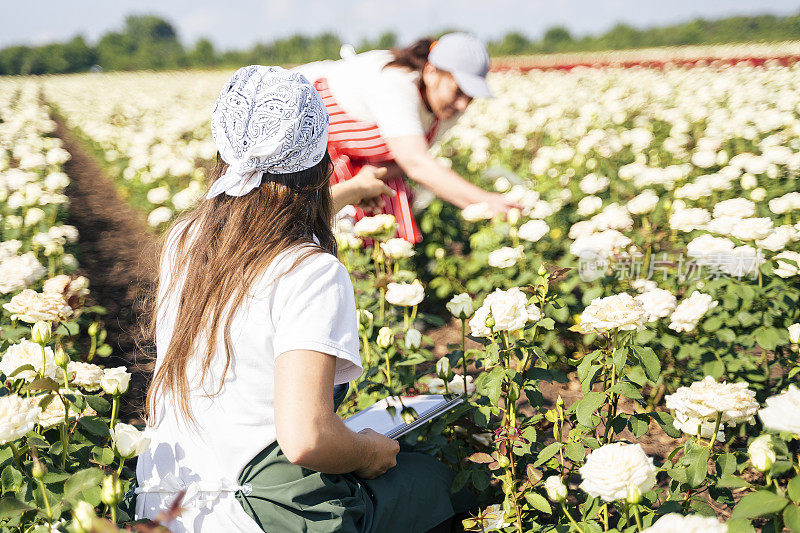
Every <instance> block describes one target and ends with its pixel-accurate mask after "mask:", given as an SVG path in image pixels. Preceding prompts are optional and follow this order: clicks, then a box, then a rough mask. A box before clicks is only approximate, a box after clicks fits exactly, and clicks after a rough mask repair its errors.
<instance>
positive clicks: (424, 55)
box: [383, 37, 434, 73]
mask: <svg viewBox="0 0 800 533" xmlns="http://www.w3.org/2000/svg"><path fill="white" fill-rule="evenodd" d="M433 42H434V41H433V39H429V38H427V37H426V38H424V39H419V40H417V41H414V42H413V43H411V44H410V45H408V46H406V47H405V48H392V50H391V52H392V57H393V59H392V60H391V61H389V62H388V63H386V65H385V66H384V67H383V68H386V67H399V68H406V69H408V70H411V71H417V72H420V73H421V72H422V68H423V67H424V66H425V63H427V62H428V54H429V53H430V52H431V46H432V45H433Z"/></svg>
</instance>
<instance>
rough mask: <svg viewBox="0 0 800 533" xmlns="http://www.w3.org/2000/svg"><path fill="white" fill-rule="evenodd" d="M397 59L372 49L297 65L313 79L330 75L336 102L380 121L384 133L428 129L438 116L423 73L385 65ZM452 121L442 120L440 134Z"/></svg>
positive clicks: (361, 116)
mask: <svg viewBox="0 0 800 533" xmlns="http://www.w3.org/2000/svg"><path fill="white" fill-rule="evenodd" d="M392 59H393V56H392V53H391V52H389V51H388V50H372V51H369V52H364V53H361V54H358V55H355V56H353V57H347V58H344V59H339V60H336V61H332V60H326V61H315V62H313V63H308V64H307V65H301V66H299V67H295V68H294V70H295V71H297V72H300V73H301V74H303V75H304V76H305V77H306V78H308V80H309V81H310V82H311V83H314V82H315V81H316V80H318V79H320V78H327V80H328V86H329V87H330V90H331V93H332V94H333V97H334V99H335V100H336V102H337V103H338V104H339V105H340V106H341V107H342V108H343V109H344V110H345V111H346V112H347V114H348V115H349V116H350V117H351V118H353V119H354V120H360V121H364V122H371V123H373V124H377V125H378V129H379V130H380V132H381V137H383V138H384V139H389V138H392V137H405V136H408V135H422V136H425V134H426V133H427V132H428V130H429V129H430V127H431V124H433V121H434V119H435V117H434V115H433V113H431V112H430V111H428V109H427V108H426V107H425V104H424V103H423V101H422V98H421V97H420V94H419V88H418V85H417V83H418V81H419V74H418V73H417V72H411V71H409V70H407V69H404V68H395V67H389V68H383V67H384V66H385V65H386V64H387V63H388V62H389V61H391V60H392ZM450 125H452V121H447V124H441V125H440V126H439V128H438V130H437V137H438V135H439V134H440V133H441V132H442V131H443V130H444V129H447V128H448V127H449V126H450Z"/></svg>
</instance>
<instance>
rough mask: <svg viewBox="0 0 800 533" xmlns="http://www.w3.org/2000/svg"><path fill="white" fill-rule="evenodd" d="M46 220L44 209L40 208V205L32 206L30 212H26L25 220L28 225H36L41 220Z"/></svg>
mask: <svg viewBox="0 0 800 533" xmlns="http://www.w3.org/2000/svg"><path fill="white" fill-rule="evenodd" d="M42 220H44V211H42V210H41V209H39V208H38V207H32V208H30V209H28V212H27V213H25V222H24V224H25V225H26V226H29V227H30V226H35V225H36V224H38V223H39V222H41V221H42Z"/></svg>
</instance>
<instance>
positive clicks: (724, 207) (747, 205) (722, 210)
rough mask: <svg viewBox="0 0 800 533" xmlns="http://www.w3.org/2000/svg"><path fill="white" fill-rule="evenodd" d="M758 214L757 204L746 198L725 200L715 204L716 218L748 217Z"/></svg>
mask: <svg viewBox="0 0 800 533" xmlns="http://www.w3.org/2000/svg"><path fill="white" fill-rule="evenodd" d="M755 214H756V204H754V203H753V202H751V201H750V200H748V199H746V198H732V199H730V200H723V201H722V202H719V203H718V204H716V205H715V206H714V218H720V217H733V218H747V217H752V216H753V215H755Z"/></svg>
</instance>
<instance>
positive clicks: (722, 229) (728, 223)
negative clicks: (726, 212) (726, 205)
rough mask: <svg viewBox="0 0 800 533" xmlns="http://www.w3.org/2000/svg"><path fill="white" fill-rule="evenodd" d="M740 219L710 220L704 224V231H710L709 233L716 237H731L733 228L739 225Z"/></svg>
mask: <svg viewBox="0 0 800 533" xmlns="http://www.w3.org/2000/svg"><path fill="white" fill-rule="evenodd" d="M740 220H741V219H740V218H734V217H722V218H712V219H711V222H709V223H708V224H706V227H705V229H706V231H710V232H711V233H716V234H718V235H732V234H733V227H734V226H736V224H738V223H739V221H740Z"/></svg>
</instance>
